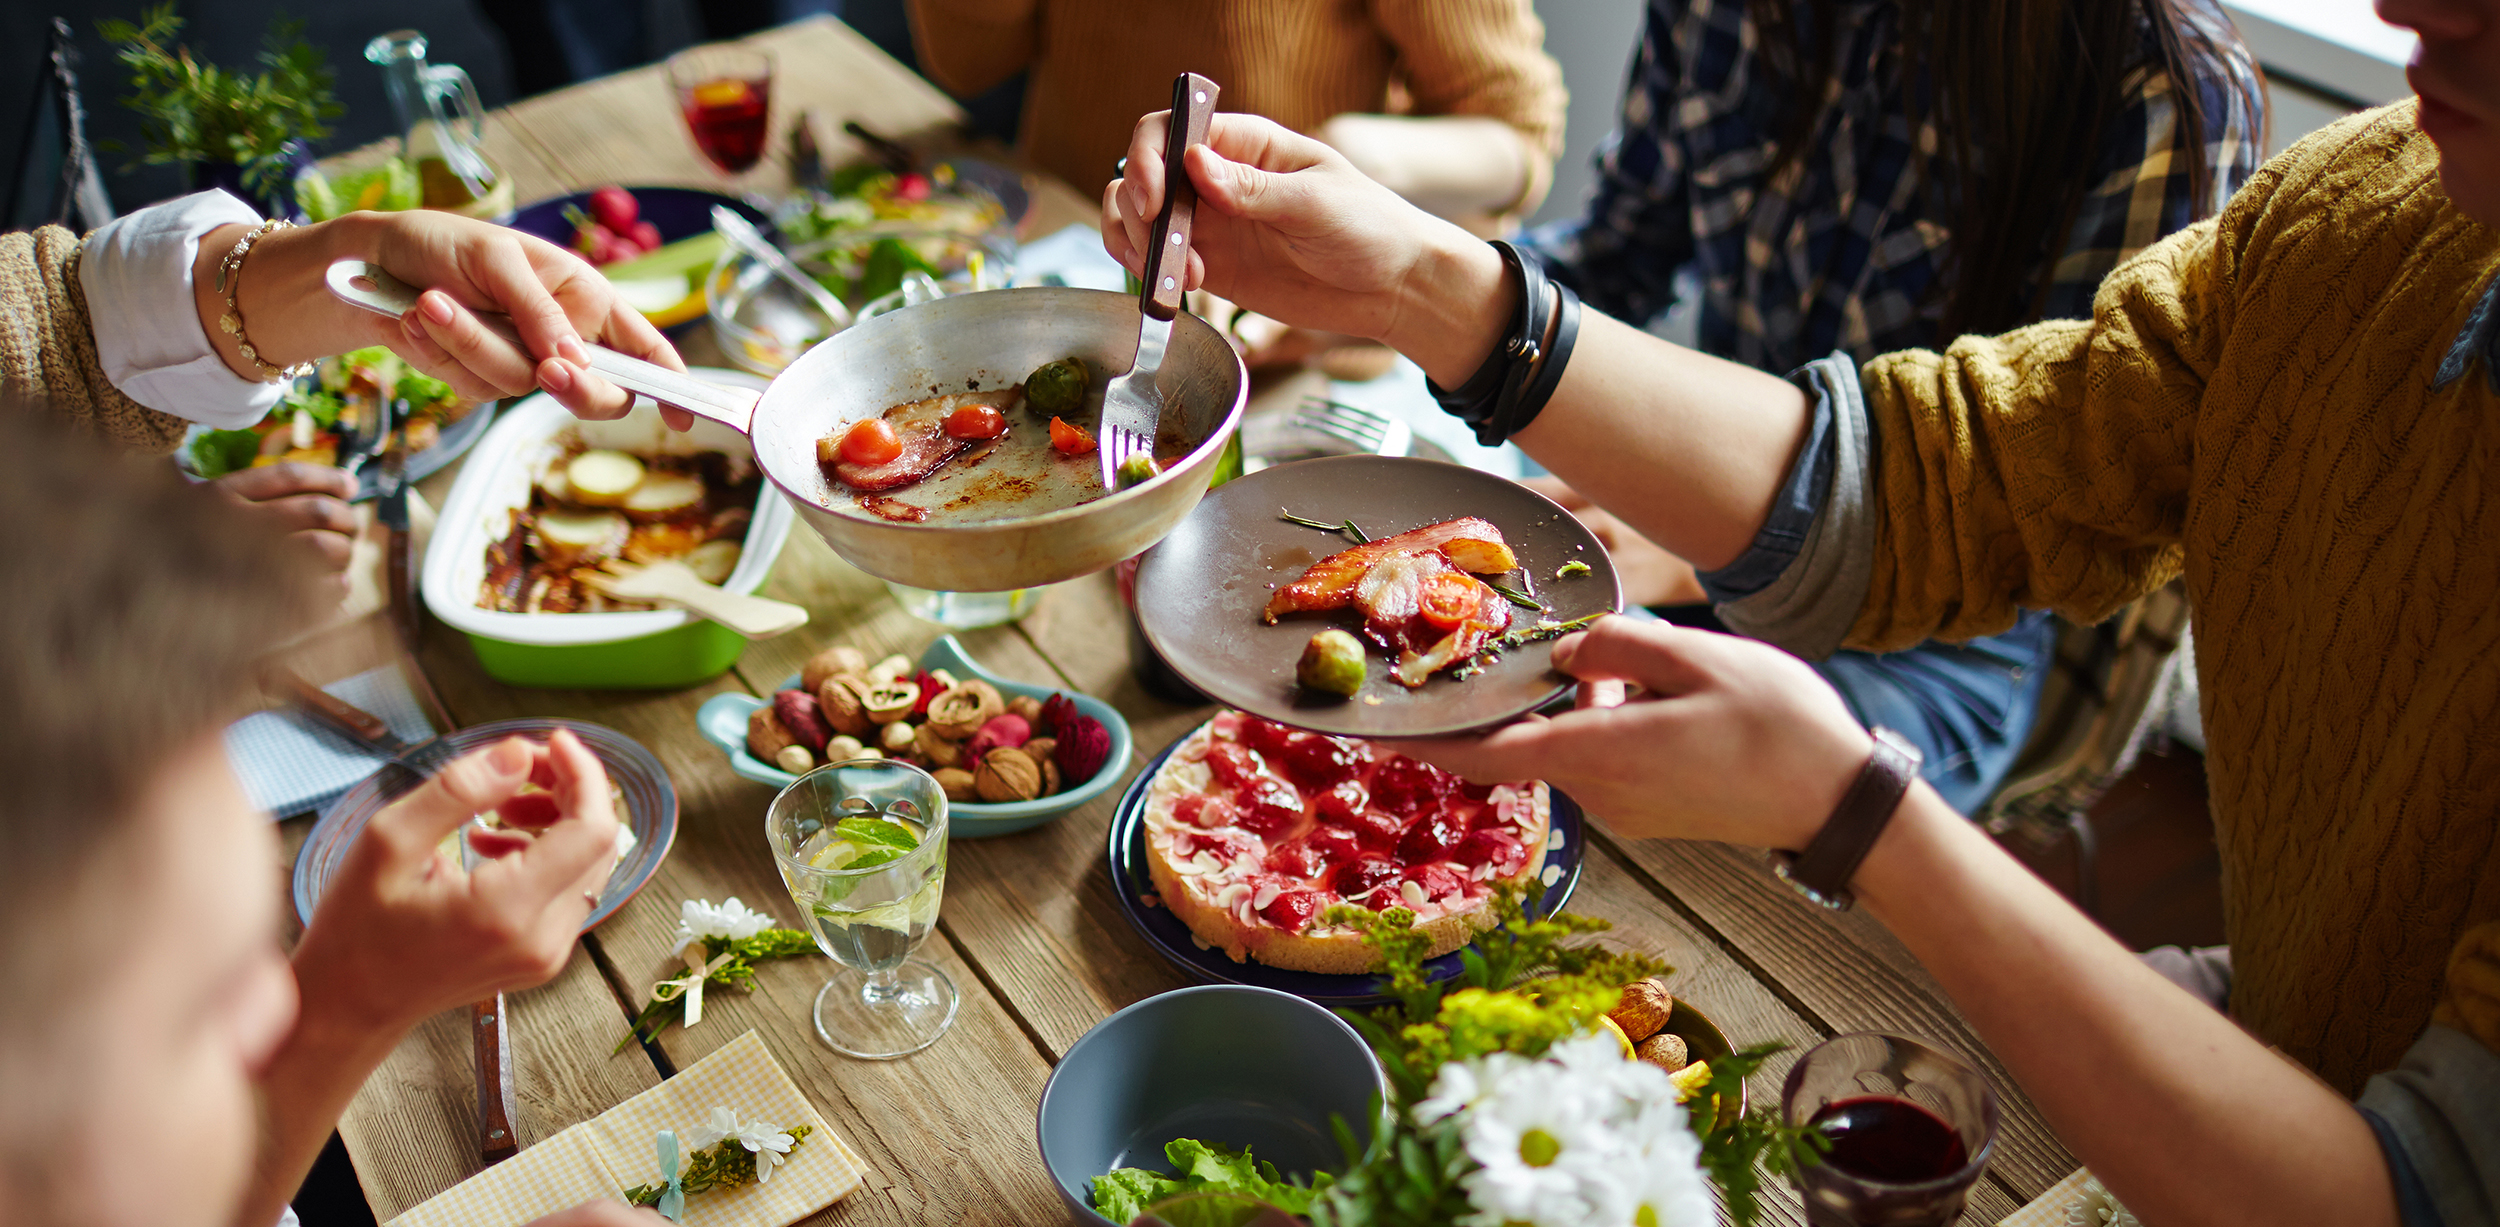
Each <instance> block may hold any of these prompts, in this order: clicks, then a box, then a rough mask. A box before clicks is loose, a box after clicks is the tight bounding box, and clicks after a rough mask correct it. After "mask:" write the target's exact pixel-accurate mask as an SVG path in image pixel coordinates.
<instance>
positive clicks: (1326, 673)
mask: <svg viewBox="0 0 2500 1227" xmlns="http://www.w3.org/2000/svg"><path fill="white" fill-rule="evenodd" d="M1367 664H1368V662H1366V661H1365V660H1364V658H1363V642H1362V641H1361V640H1359V639H1356V638H1355V637H1354V636H1352V635H1350V634H1347V633H1346V632H1344V631H1341V630H1338V629H1336V628H1335V627H1330V628H1329V629H1327V630H1324V631H1321V632H1320V633H1318V634H1316V635H1313V636H1311V642H1310V644H1309V645H1308V646H1306V647H1304V648H1303V649H1302V663H1301V664H1299V665H1296V666H1295V667H1294V671H1293V676H1294V680H1296V681H1298V682H1301V683H1302V684H1303V685H1304V686H1305V687H1308V688H1309V689H1312V690H1318V691H1324V692H1326V693H1328V694H1333V695H1340V696H1343V697H1345V698H1349V699H1350V698H1353V697H1354V692H1356V691H1358V690H1361V689H1362V688H1363V674H1364V671H1365V669H1366V667H1367Z"/></svg>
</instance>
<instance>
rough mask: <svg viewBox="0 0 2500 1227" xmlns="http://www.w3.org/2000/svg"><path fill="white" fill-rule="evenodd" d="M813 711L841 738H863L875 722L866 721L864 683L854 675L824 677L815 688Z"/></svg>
mask: <svg viewBox="0 0 2500 1227" xmlns="http://www.w3.org/2000/svg"><path fill="white" fill-rule="evenodd" d="M816 710H817V711H818V712H820V713H822V714H823V716H824V718H825V723H826V724H828V725H831V726H832V727H833V731H834V732H837V733H840V734H842V735H843V736H845V737H860V736H865V735H866V734H867V732H868V730H869V729H870V728H871V727H873V726H874V725H875V723H876V722H875V721H872V720H870V719H869V718H868V681H867V679H866V678H863V677H860V676H858V675H857V674H851V673H844V674H837V675H835V676H833V677H829V678H826V679H825V680H824V683H823V684H822V685H820V686H818V687H817V688H816Z"/></svg>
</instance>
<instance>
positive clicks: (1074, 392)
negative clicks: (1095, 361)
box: [1024, 358, 1094, 418]
mask: <svg viewBox="0 0 2500 1227" xmlns="http://www.w3.org/2000/svg"><path fill="white" fill-rule="evenodd" d="M1093 378H1094V377H1093V374H1092V373H1091V372H1089V371H1087V370H1086V369H1085V360H1084V359H1082V358H1061V359H1060V360H1058V361H1057V362H1045V363H1043V364H1042V365H1041V367H1040V368H1039V369H1037V370H1035V371H1034V372H1033V373H1032V374H1030V375H1027V376H1025V378H1024V399H1026V400H1028V401H1031V402H1033V412H1035V413H1037V414H1041V415H1042V416H1044V417H1063V418H1064V417H1075V416H1076V415H1077V414H1078V413H1079V412H1080V411H1082V410H1083V409H1084V408H1085V389H1086V388H1087V386H1089V385H1090V384H1092V383H1093Z"/></svg>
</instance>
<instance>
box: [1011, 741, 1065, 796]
mask: <svg viewBox="0 0 2500 1227" xmlns="http://www.w3.org/2000/svg"><path fill="white" fill-rule="evenodd" d="M1017 748H1018V749H1020V750H1023V751H1024V756H1025V757H1026V758H1029V759H1032V760H1033V761H1034V762H1037V763H1047V762H1050V756H1051V755H1053V754H1057V753H1058V752H1059V743H1058V742H1057V741H1055V740H1053V739H1051V738H1048V737H1036V738H1034V739H1033V740H1031V741H1028V742H1026V743H1024V744H1023V745H1021V746H1019V747H1017ZM1055 765H1056V764H1054V766H1055ZM1054 791H1057V790H1055V789H1044V790H1043V795H1045V796H1047V795H1049V794H1050V793H1051V792H1054Z"/></svg>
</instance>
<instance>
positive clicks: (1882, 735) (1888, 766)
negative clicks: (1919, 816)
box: [1771, 728, 1925, 912]
mask: <svg viewBox="0 0 2500 1227" xmlns="http://www.w3.org/2000/svg"><path fill="white" fill-rule="evenodd" d="M1924 757H1925V756H1923V755H1921V754H1920V753H1919V752H1918V747H1917V746H1914V745H1911V744H1910V741H1909V739H1908V738H1906V737H1903V736H1902V735H1901V734H1899V733H1896V732H1893V731H1892V730H1891V729H1888V728H1877V729H1876V730H1875V752H1874V753H1873V754H1870V755H1868V756H1867V759H1866V766H1865V767H1863V768H1861V769H1859V771H1858V778H1857V780H1856V782H1854V783H1852V784H1850V785H1849V791H1848V792H1846V793H1843V794H1841V798H1840V804H1839V806H1838V807H1836V808H1834V809H1833V810H1832V816H1831V817H1830V818H1829V819H1827V820H1825V821H1824V823H1823V829H1822V830H1820V831H1817V832H1815V835H1814V838H1813V839H1812V840H1810V841H1808V842H1807V844H1806V848H1805V851H1803V852H1788V851H1785V850H1774V851H1773V852H1772V853H1771V872H1773V873H1776V874H1778V875H1779V877H1780V880H1781V881H1783V882H1786V883H1788V884H1789V885H1790V886H1794V887H1796V888H1797V893H1798V894H1801V895H1804V896H1805V897H1806V898H1808V899H1811V900H1813V901H1814V902H1816V903H1818V904H1821V905H1822V906H1824V907H1827V908H1830V909H1832V910H1833V911H1836V912H1845V911H1847V910H1849V905H1850V904H1852V903H1855V902H1857V900H1856V897H1855V896H1852V895H1851V894H1850V893H1849V879H1851V878H1854V877H1856V876H1857V873H1858V865H1859V864H1860V863H1861V862H1863V861H1864V860H1866V853H1867V850H1868V849H1871V848H1873V847H1874V846H1875V840H1876V838H1877V837H1878V836H1880V835H1882V834H1883V833H1884V827H1885V826H1887V825H1889V824H1890V823H1891V822H1892V814H1893V811H1894V810H1897V809H1899V808H1901V797H1902V794H1904V793H1907V792H1908V791H1909V790H1910V783H1911V781H1913V780H1916V779H1917V778H1918V765H1919V763H1920V761H1921V760H1922V759H1923V758H1924Z"/></svg>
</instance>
